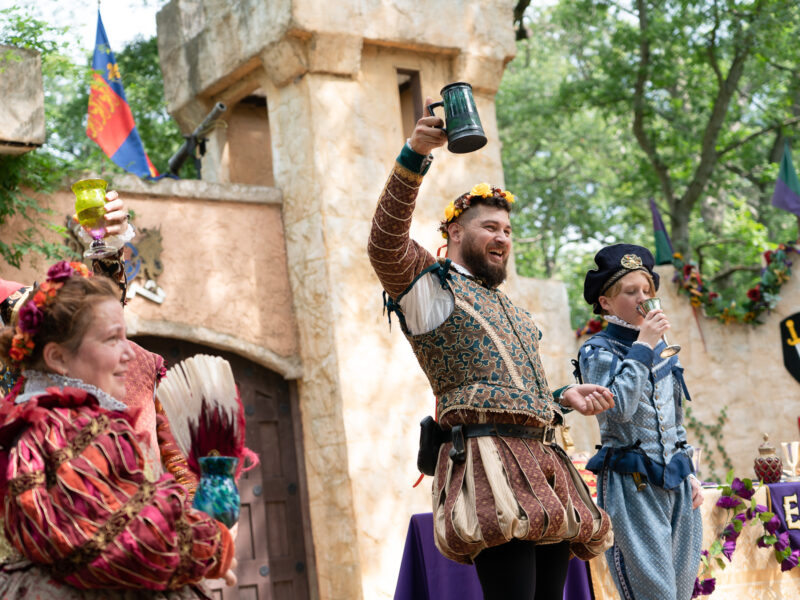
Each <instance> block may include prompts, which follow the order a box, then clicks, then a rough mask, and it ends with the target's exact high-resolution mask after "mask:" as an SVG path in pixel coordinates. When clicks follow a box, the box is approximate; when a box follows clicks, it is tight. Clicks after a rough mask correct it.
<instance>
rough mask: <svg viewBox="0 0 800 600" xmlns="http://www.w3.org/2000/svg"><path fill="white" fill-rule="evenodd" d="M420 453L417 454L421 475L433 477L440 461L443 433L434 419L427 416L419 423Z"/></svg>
mask: <svg viewBox="0 0 800 600" xmlns="http://www.w3.org/2000/svg"><path fill="white" fill-rule="evenodd" d="M419 427H420V429H419V451H418V452H417V468H418V469H419V472H420V473H424V474H425V475H429V476H433V474H434V473H435V472H436V462H437V461H438V460H439V447H440V446H441V445H442V441H443V437H444V436H443V433H444V432H443V431H442V428H441V426H440V425H439V423H437V422H436V421H435V420H434V419H433V417H431V416H427V417H425V418H424V419H422V421H420V423H419Z"/></svg>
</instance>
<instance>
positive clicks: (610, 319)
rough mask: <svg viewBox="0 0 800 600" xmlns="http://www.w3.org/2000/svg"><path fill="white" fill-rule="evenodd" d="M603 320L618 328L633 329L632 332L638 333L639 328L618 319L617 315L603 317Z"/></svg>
mask: <svg viewBox="0 0 800 600" xmlns="http://www.w3.org/2000/svg"><path fill="white" fill-rule="evenodd" d="M603 318H604V319H605V320H606V321H608V322H609V323H613V324H614V325H619V326H620V327H625V328H627V329H633V330H634V331H639V327H638V326H637V325H631V324H630V323H628V322H627V321H625V320H623V319H620V318H619V317H618V316H617V315H603Z"/></svg>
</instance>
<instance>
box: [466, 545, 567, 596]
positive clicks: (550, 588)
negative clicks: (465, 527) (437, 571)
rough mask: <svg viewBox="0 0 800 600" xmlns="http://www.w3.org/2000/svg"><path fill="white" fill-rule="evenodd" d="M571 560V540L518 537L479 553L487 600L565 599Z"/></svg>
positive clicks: (478, 564)
mask: <svg viewBox="0 0 800 600" xmlns="http://www.w3.org/2000/svg"><path fill="white" fill-rule="evenodd" d="M568 564H569V542H561V543H558V544H547V545H537V544H536V543H535V542H527V541H523V540H516V539H514V540H511V541H510V542H507V543H505V544H500V545H499V546H494V547H493V548H487V549H486V550H483V551H481V553H480V554H478V556H476V557H475V570H476V571H478V579H479V580H480V582H481V588H482V589H483V598H484V600H562V598H563V597H564V582H565V581H566V579H567V565H568ZM537 573H538V574H539V576H538V577H537Z"/></svg>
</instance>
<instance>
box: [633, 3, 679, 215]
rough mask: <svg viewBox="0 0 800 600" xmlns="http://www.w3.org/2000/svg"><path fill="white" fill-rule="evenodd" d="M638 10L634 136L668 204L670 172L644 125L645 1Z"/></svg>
mask: <svg viewBox="0 0 800 600" xmlns="http://www.w3.org/2000/svg"><path fill="white" fill-rule="evenodd" d="M636 8H637V10H638V12H639V35H640V36H641V37H640V41H639V67H638V69H637V73H636V83H635V85H634V91H633V135H634V136H635V137H636V141H637V142H639V146H641V148H642V150H644V152H645V154H646V155H647V157H648V159H649V160H650V164H651V165H652V166H653V169H654V170H655V172H656V176H657V177H658V180H659V183H660V184H661V191H662V193H663V194H664V198H665V199H666V200H667V202H670V203H671V202H672V182H671V181H670V176H669V170H668V168H667V166H666V165H665V164H664V162H663V161H662V160H661V157H660V156H659V155H658V151H657V149H656V147H655V143H654V142H653V141H652V140H651V139H650V138H649V137H648V135H647V132H646V131H645V125H644V112H645V97H644V96H645V92H644V88H645V84H646V83H647V79H648V71H649V67H650V41H649V40H648V38H647V36H648V34H649V32H648V29H647V28H648V23H647V7H646V6H645V2H644V0H636Z"/></svg>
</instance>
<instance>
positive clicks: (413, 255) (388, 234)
mask: <svg viewBox="0 0 800 600" xmlns="http://www.w3.org/2000/svg"><path fill="white" fill-rule="evenodd" d="M421 183H422V175H419V174H417V173H414V172H413V171H410V170H408V169H406V168H405V167H404V166H402V165H401V164H400V163H395V165H394V169H392V172H391V174H390V175H389V179H388V180H387V181H386V185H385V186H384V188H383V192H382V193H381V197H380V199H379V200H378V207H377V209H375V216H374V217H373V218H372V229H371V230H370V234H369V243H368V246H367V252H368V254H369V260H370V262H371V263H372V268H373V269H374V270H375V273H376V274H377V275H378V279H379V280H380V282H381V285H382V286H383V289H385V290H386V292H387V293H388V294H389V296H390V297H392V298H397V296H399V295H400V293H402V292H403V291H404V290H405V289H406V288H407V287H408V286H409V285H411V282H412V281H413V280H414V277H416V276H417V275H419V273H420V272H422V270H423V269H425V267H427V266H429V265H431V264H432V263H433V262H434V261H435V259H434V257H433V255H432V254H431V253H430V252H428V251H427V250H425V249H424V248H423V247H422V246H420V245H419V244H417V242H415V241H414V240H412V239H411V237H410V236H409V230H410V228H411V216H412V213H413V212H414V206H415V204H416V199H417V193H418V191H419V186H420V184H421Z"/></svg>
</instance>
